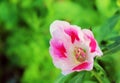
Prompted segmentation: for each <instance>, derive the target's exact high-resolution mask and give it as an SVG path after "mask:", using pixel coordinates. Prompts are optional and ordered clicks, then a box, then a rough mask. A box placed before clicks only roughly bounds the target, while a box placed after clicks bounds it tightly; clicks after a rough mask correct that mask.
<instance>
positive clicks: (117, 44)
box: [103, 41, 120, 55]
mask: <svg viewBox="0 0 120 83" xmlns="http://www.w3.org/2000/svg"><path fill="white" fill-rule="evenodd" d="M119 49H120V42H118V41H116V42H114V43H113V44H110V45H108V46H106V47H104V49H103V52H104V55H108V54H111V53H112V54H113V53H115V52H117V51H120V50H119Z"/></svg>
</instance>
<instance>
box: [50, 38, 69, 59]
mask: <svg viewBox="0 0 120 83" xmlns="http://www.w3.org/2000/svg"><path fill="white" fill-rule="evenodd" d="M50 45H51V46H52V47H53V51H54V54H55V55H56V56H58V57H59V58H66V57H67V56H66V55H65V53H66V49H65V47H64V45H63V43H62V42H61V41H59V40H55V39H52V40H51V42H50Z"/></svg>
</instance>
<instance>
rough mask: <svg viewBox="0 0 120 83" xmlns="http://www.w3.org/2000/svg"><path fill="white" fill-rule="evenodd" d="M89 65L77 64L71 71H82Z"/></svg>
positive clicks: (85, 63)
mask: <svg viewBox="0 0 120 83" xmlns="http://www.w3.org/2000/svg"><path fill="white" fill-rule="evenodd" d="M89 65H90V63H88V62H84V63H82V64H79V65H78V66H76V67H74V68H73V69H72V70H83V69H87V68H88V66H89Z"/></svg>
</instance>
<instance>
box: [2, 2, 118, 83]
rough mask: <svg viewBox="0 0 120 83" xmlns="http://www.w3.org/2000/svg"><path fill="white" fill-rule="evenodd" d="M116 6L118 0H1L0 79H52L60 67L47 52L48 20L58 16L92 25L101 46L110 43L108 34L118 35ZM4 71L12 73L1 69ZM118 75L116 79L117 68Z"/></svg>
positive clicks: (34, 82)
mask: <svg viewBox="0 0 120 83" xmlns="http://www.w3.org/2000/svg"><path fill="white" fill-rule="evenodd" d="M119 10H120V0H104V1H101V0H0V58H1V59H0V62H1V63H0V79H1V80H0V81H1V82H2V83H3V81H6V82H7V83H16V81H19V82H21V83H53V82H54V81H55V79H56V78H57V77H58V75H59V73H60V70H58V69H56V68H55V67H54V65H53V64H52V59H51V57H50V54H49V40H50V33H49V26H50V23H52V22H53V21H54V20H56V19H58V20H66V21H68V22H70V23H72V24H76V25H79V26H81V27H82V28H90V27H91V28H92V30H93V33H94V34H95V37H96V38H97V40H98V41H99V44H100V45H101V46H104V45H106V44H109V43H108V42H109V41H108V40H107V39H108V38H110V37H112V36H113V37H114V36H117V35H120V13H119ZM116 15H118V16H117V17H116V18H115V16H116ZM114 21H115V22H114ZM112 23H113V24H112ZM107 31H109V32H108V33H107V34H106V32H107ZM112 33H113V34H112ZM101 35H102V36H101ZM115 55H116V57H117V56H118V55H120V52H117V54H115ZM115 55H114V56H115ZM111 56H112V55H111ZM119 58H120V56H119ZM105 61H106V60H105ZM113 61H115V63H117V64H116V66H115V71H119V69H120V67H117V65H119V62H120V61H119V59H118V58H115V60H113ZM110 64H111V63H110ZM107 65H109V63H108V64H107ZM16 67H17V69H16V70H14V69H15V68H16ZM6 69H7V70H6ZM19 69H22V72H21V71H20V70H19ZM108 69H109V68H108ZM12 70H14V71H12ZM6 71H10V72H11V73H12V74H11V73H7V74H6V73H3V72H6ZM15 71H17V73H14V72H15ZM19 73H22V75H20V74H19ZM9 74H10V75H9ZM15 75H16V76H17V77H18V78H19V79H18V78H16V77H15ZM117 75H119V76H117ZM117 75H116V79H119V78H118V77H120V72H119V74H117ZM3 78H4V79H3ZM13 78H14V79H13ZM111 80H113V82H114V80H115V78H112V77H111ZM13 81H14V82H13ZM86 83H92V82H91V81H89V82H87V81H86Z"/></svg>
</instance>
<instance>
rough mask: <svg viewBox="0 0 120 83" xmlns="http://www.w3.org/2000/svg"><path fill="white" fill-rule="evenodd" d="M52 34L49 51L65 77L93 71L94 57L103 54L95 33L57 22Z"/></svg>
mask: <svg viewBox="0 0 120 83" xmlns="http://www.w3.org/2000/svg"><path fill="white" fill-rule="evenodd" d="M50 34H51V36H52V39H51V40H50V48H49V51H50V54H51V57H52V59H53V63H54V65H55V66H56V67H57V68H60V69H61V70H62V74H64V75H66V74H69V73H71V72H74V71H82V70H87V71H90V70H92V69H93V63H94V57H95V56H101V55H102V54H103V53H102V51H101V50H100V48H99V46H98V43H97V41H96V40H95V38H94V35H93V33H92V32H91V31H90V30H88V29H81V28H80V27H78V26H76V25H70V24H69V23H68V22H66V21H59V20H56V21H54V22H53V23H52V24H51V25H50Z"/></svg>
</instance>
